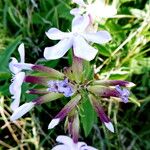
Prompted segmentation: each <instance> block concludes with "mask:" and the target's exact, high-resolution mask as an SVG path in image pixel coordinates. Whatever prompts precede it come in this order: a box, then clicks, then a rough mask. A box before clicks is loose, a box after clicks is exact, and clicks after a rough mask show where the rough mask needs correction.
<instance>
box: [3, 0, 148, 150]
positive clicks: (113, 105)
mask: <svg viewBox="0 0 150 150" xmlns="http://www.w3.org/2000/svg"><path fill="white" fill-rule="evenodd" d="M114 3H115V4H116V6H117V7H118V15H117V16H116V17H115V18H112V19H108V20H106V21H105V22H102V23H100V24H98V28H99V29H107V30H108V31H109V32H110V33H111V35H112V37H113V39H112V41H111V42H110V43H109V44H106V45H105V46H104V45H103V46H102V45H101V46H99V45H96V44H95V45H94V46H95V47H97V48H98V49H99V54H98V56H97V57H96V59H95V60H93V61H92V62H91V64H93V65H94V69H95V72H96V73H97V74H98V75H99V76H100V78H101V79H104V78H107V79H124V80H129V81H132V82H134V83H135V84H136V86H135V87H134V88H133V89H132V93H131V97H130V103H128V104H119V103H117V102H106V103H104V105H105V108H106V109H107V108H108V114H109V115H110V116H111V118H112V122H113V123H114V125H115V128H116V132H115V133H114V134H112V133H110V132H109V131H107V130H106V129H105V128H104V127H103V126H102V125H101V123H100V122H99V121H98V123H97V124H94V125H93V128H92V131H91V132H90V134H89V135H88V137H85V135H84V133H83V129H82V130H81V137H80V139H81V140H84V141H86V142H87V143H88V144H89V145H93V146H95V147H97V148H98V149H100V150H101V149H102V150H141V149H143V150H149V149H150V143H149V141H150V136H149V134H150V128H149V126H150V116H149V105H150V95H149V91H150V47H149V44H150V17H149V16H150V3H149V1H148V0H147V1H146V0H143V1H141V0H136V1H133V0H120V1H117V0H114ZM72 7H74V4H72V3H71V2H70V1H69V0H44V1H34V0H26V1H20V0H16V1H13V0H0V37H1V38H0V85H1V86H0V125H1V129H0V149H11V150H15V149H20V150H25V149H29V150H30V149H36V150H38V149H40V150H42V149H44V150H45V149H51V147H52V146H54V145H55V139H56V137H57V135H60V134H65V133H64V131H63V123H61V124H60V125H59V126H58V127H56V128H55V129H54V130H48V129H47V125H48V123H49V122H48V120H49V121H50V120H51V118H52V117H53V116H55V114H56V113H57V112H58V111H59V110H60V109H61V107H62V106H63V103H62V101H61V103H60V104H59V106H58V103H57V101H56V102H52V103H50V104H43V105H42V106H39V107H37V108H34V109H33V110H32V111H31V112H30V113H28V114H27V115H26V117H23V118H21V119H19V120H18V121H16V122H10V120H9V117H10V115H11V114H12V112H11V110H10V107H9V106H10V103H11V98H10V94H9V85H10V79H11V75H10V71H9V69H8V62H9V59H10V56H15V57H18V53H17V50H16V49H17V46H18V45H19V44H20V43H21V42H24V43H25V47H26V62H30V63H38V64H44V65H47V66H50V67H53V68H57V69H61V68H62V67H64V66H66V65H68V63H69V60H68V63H67V59H66V58H62V59H61V60H59V61H47V62H46V61H45V60H44V59H43V49H44V47H46V46H50V45H54V44H55V41H51V40H49V39H48V38H47V37H46V36H45V31H47V30H48V29H49V28H51V27H58V28H60V29H61V30H63V31H68V30H70V23H71V19H72V16H71V15H69V11H70V9H71V8H72ZM64 60H65V61H66V63H64ZM24 88H27V87H24ZM30 99H32V97H29V96H28V95H23V96H22V103H23V102H25V101H26V100H30Z"/></svg>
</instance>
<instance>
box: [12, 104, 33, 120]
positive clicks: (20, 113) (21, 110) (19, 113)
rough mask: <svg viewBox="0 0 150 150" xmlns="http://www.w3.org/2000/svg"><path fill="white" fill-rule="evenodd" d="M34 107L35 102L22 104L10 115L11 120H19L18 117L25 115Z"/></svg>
mask: <svg viewBox="0 0 150 150" xmlns="http://www.w3.org/2000/svg"><path fill="white" fill-rule="evenodd" d="M33 107H34V103H33V102H29V103H25V104H23V105H21V106H20V107H18V108H17V109H16V110H15V111H14V113H13V114H12V115H11V116H10V120H11V121H15V120H17V119H18V118H20V117H22V116H23V115H25V114H26V113H27V112H28V111H30V110H31V109H32V108H33Z"/></svg>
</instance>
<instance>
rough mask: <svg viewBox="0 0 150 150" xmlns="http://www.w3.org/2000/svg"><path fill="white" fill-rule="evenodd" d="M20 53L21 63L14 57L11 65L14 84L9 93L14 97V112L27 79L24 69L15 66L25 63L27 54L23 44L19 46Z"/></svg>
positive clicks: (12, 104) (12, 107)
mask: <svg viewBox="0 0 150 150" xmlns="http://www.w3.org/2000/svg"><path fill="white" fill-rule="evenodd" d="M18 52H19V54H20V62H18V60H17V59H16V58H14V57H13V58H12V61H11V62H10V63H9V69H10V70H11V72H12V74H13V79H12V83H11V85H10V86H9V91H10V93H11V95H12V99H14V100H13V102H12V103H11V106H10V107H11V109H12V110H13V111H14V110H15V109H16V108H18V106H19V103H20V96H21V85H22V83H23V81H24V77H25V73H24V72H21V70H22V69H20V68H18V67H16V66H15V64H16V63H24V61H25V52H24V44H23V43H22V44H20V45H19V48H18Z"/></svg>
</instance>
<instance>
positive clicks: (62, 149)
mask: <svg viewBox="0 0 150 150" xmlns="http://www.w3.org/2000/svg"><path fill="white" fill-rule="evenodd" d="M52 150H71V149H70V148H69V147H68V146H66V145H57V146H55V147H53V148H52Z"/></svg>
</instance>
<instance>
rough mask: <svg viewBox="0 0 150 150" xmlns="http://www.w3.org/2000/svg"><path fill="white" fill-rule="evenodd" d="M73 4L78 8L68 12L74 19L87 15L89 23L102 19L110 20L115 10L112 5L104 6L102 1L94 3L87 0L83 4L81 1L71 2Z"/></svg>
mask: <svg viewBox="0 0 150 150" xmlns="http://www.w3.org/2000/svg"><path fill="white" fill-rule="evenodd" d="M73 2H74V3H76V4H78V5H79V7H78V8H74V9H72V10H71V11H70V13H71V14H72V15H74V16H75V18H78V17H80V16H83V15H85V14H86V15H89V19H90V20H91V22H94V21H99V20H100V19H102V18H111V17H113V16H114V15H115V14H116V13H117V10H116V8H115V7H114V6H113V5H106V4H105V2H104V0H95V1H94V2H93V1H91V0H88V1H87V3H85V2H84V1H83V0H73Z"/></svg>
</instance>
